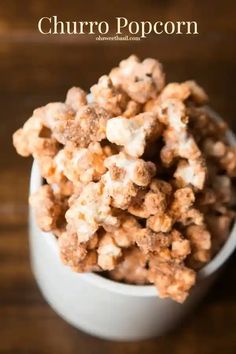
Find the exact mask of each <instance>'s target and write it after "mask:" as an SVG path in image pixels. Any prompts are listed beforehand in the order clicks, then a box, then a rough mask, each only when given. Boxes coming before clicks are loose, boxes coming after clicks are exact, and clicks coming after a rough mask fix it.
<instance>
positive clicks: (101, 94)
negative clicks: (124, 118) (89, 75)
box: [91, 75, 128, 117]
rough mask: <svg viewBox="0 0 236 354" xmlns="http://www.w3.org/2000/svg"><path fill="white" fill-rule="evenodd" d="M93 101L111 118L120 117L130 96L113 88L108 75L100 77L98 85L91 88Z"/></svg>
mask: <svg viewBox="0 0 236 354" xmlns="http://www.w3.org/2000/svg"><path fill="white" fill-rule="evenodd" d="M91 93H92V95H93V101H94V102H96V103H97V104H99V106H100V107H102V108H104V109H105V110H106V111H107V112H109V114H110V115H111V116H113V117H114V116H118V115H120V114H122V112H123V111H124V110H125V109H126V105H127V102H128V96H127V95H126V94H125V93H124V92H123V91H121V90H120V89H119V88H116V87H115V86H113V84H112V81H111V79H110V78H109V77H108V76H107V75H103V76H101V77H100V79H99V81H98V83H97V84H96V85H94V86H92V87H91Z"/></svg>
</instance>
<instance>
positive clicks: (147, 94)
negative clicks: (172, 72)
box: [109, 55, 165, 103]
mask: <svg viewBox="0 0 236 354" xmlns="http://www.w3.org/2000/svg"><path fill="white" fill-rule="evenodd" d="M109 76H110V78H111V80H112V82H113V84H114V85H115V86H116V87H121V88H122V89H123V90H124V91H125V92H126V93H127V94H128V95H129V96H130V97H131V98H132V99H133V100H134V101H137V102H139V103H145V102H146V101H147V100H148V99H150V98H154V97H155V96H156V95H157V94H158V93H159V92H160V91H161V90H162V89H163V87H164V85H165V75H164V73H163V70H162V65H161V64H160V63H159V62H158V61H157V60H154V59H149V58H148V59H145V60H144V61H143V62H140V60H139V59H138V58H137V57H136V56H135V55H131V56H130V57H129V58H128V59H126V60H122V61H121V62H120V65H119V67H117V68H114V69H112V71H111V72H110V74H109Z"/></svg>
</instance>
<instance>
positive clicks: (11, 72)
mask: <svg viewBox="0 0 236 354" xmlns="http://www.w3.org/2000/svg"><path fill="white" fill-rule="evenodd" d="M235 12H236V3H235V1H228V0H225V1H220V0H219V1H216V0H215V1H193V0H180V1H171V0H159V1H155V0H152V1H151V0H145V1H137V0H131V1H124V2H122V1H120V0H119V1H117V0H115V1H114V0H113V1H105V2H104V1H86V0H83V1H69V0H67V1H63V2H62V1H55V0H53V1H48V0H21V1H20V0H9V1H4V0H2V1H0V107H1V108H0V109H1V119H0V163H1V171H0V229H1V235H0V353H8V354H10V353H12V354H18V353H19V354H28V353H29V354H34V353H37V354H46V353H47V354H49V353H50V354H54V353H55V354H72V353H81V354H95V353H99V354H100V353H101V354H106V353H107V354H108V353H114V354H118V353H123V354H141V353H142V354H147V353H150V354H153V353H163V354H165V353H174V354H175V353H176V354H185V353H186V354H197V353H200V354H210V353H218V352H219V353H220V352H223V353H224V354H233V353H235V352H236V301H235V297H236V290H235V284H236V271H235V266H236V262H235V259H231V261H230V262H229V264H228V266H227V267H226V269H225V271H224V273H223V274H222V276H221V278H220V279H219V281H218V282H217V283H216V284H215V286H214V288H213V289H212V290H211V292H210V293H209V295H208V296H207V298H206V299H205V300H204V302H203V303H202V304H201V306H200V307H199V308H198V309H197V311H196V312H195V313H194V314H193V316H192V317H191V318H189V319H188V320H186V322H185V323H183V325H182V326H181V328H179V329H177V330H176V331H175V332H173V333H171V334H169V335H167V336H164V337H162V338H158V339H153V340H149V341H144V342H139V343H115V342H108V341H103V340H99V339H96V338H93V337H90V336H88V335H86V334H84V333H81V332H79V331H77V330H75V329H74V328H72V327H70V326H69V325H68V324H67V323H65V322H64V321H63V320H62V319H60V318H59V317H58V316H57V315H56V314H55V313H54V312H53V310H52V309H51V308H50V307H49V306H48V305H47V304H46V302H45V301H44V299H43V297H42V296H41V294H40V292H39V290H38V288H37V286H36V284H35V281H34V279H33V276H32V273H31V270H30V265H29V257H28V243H27V193H28V181H29V173H30V165H31V161H30V159H28V160H27V159H23V158H20V157H18V156H16V154H15V151H14V149H13V148H12V146H11V134H12V133H13V131H14V130H15V129H16V128H18V127H19V126H20V125H21V124H22V123H23V122H24V121H25V119H27V118H28V117H29V116H30V114H31V112H32V110H33V108H35V107H37V106H39V105H42V104H45V103H47V102H49V101H55V100H61V99H63V97H64V96H65V92H66V90H67V89H68V88H69V87H70V86H72V85H81V86H82V87H84V88H87V89H88V88H89V87H90V85H91V84H92V83H94V82H95V81H96V80H97V79H98V77H99V76H100V75H101V74H103V73H106V72H108V71H109V70H110V68H111V67H112V66H114V65H115V64H116V63H117V62H119V61H120V60H121V59H122V58H124V57H127V56H128V55H129V54H131V53H136V54H138V55H140V56H141V57H142V58H144V57H146V56H151V57H156V58H158V59H159V60H160V61H162V62H163V64H164V66H165V68H166V70H167V78H168V80H185V79H189V78H195V79H196V80H197V81H198V82H199V83H200V84H202V85H203V86H204V87H205V88H206V90H207V91H208V93H209V94H210V97H211V102H212V106H213V107H214V108H215V110H217V111H218V112H219V113H220V114H221V115H222V116H223V117H224V118H225V120H226V121H228V122H229V123H230V124H231V126H232V128H233V129H234V131H236V122H235V114H236V104H235V103H236V102H235V101H236V97H235V82H236V74H235V61H236V50H235V38H236V22H235ZM52 15H58V17H60V18H62V19H64V20H76V19H78V20H86V19H87V20H102V19H105V20H108V21H111V19H113V18H114V17H115V16H126V17H128V18H129V19H136V20H137V19H139V20H154V19H156V20H167V19H169V20H172V21H173V20H191V19H192V20H197V21H198V24H199V32H200V35H199V36H159V37H155V38H150V39H147V40H142V41H141V42H117V43H114V42H108V43H107V42H106V43H103V42H96V41H95V40H94V39H91V38H89V37H88V36H84V37H82V38H81V37H79V36H72V37H68V36H67V37H64V36H63V37H61V36H50V37H49V36H43V35H41V34H39V33H38V31H37V21H38V20H39V18H40V17H42V16H52ZM49 271H50V270H49ZM78 301H79V299H78ZM140 320H142V319H140Z"/></svg>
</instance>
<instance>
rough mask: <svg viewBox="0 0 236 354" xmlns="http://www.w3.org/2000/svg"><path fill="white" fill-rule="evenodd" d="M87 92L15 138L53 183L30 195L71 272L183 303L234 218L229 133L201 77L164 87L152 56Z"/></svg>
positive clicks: (52, 108) (76, 91)
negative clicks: (143, 287)
mask: <svg viewBox="0 0 236 354" xmlns="http://www.w3.org/2000/svg"><path fill="white" fill-rule="evenodd" d="M90 96H91V97H92V99H89V101H92V102H91V103H88V101H87V96H86V92H85V91H84V90H82V89H81V88H79V87H72V88H71V89H70V90H69V91H68V92H67V95H66V99H65V102H64V103H60V102H54V103H49V104H47V105H45V106H43V107H40V108H38V109H36V110H34V112H33V115H32V117H31V118H29V120H28V121H27V122H26V123H25V124H24V126H23V127H22V128H21V129H19V130H18V131H16V133H15V134H14V135H13V144H14V145H15V147H16V150H17V152H18V153H19V154H21V155H23V156H29V155H32V156H33V157H34V159H35V160H36V162H37V164H38V166H39V168H40V172H41V176H42V177H43V178H44V182H45V183H46V184H45V185H42V186H41V187H40V188H39V190H38V191H37V192H36V193H34V194H33V195H32V196H30V204H31V205H32V208H33V209H34V211H35V216H36V221H37V223H38V225H39V227H40V228H41V229H42V230H43V231H45V232H49V231H50V232H52V233H53V234H54V235H55V237H56V239H57V242H58V246H59V250H60V256H61V260H62V262H63V263H64V264H65V265H67V266H69V267H71V268H72V269H73V270H74V271H76V272H91V271H92V272H105V273H104V275H105V276H107V277H109V278H111V279H113V280H115V281H122V282H126V283H128V284H154V285H155V286H156V288H157V292H158V296H159V297H160V298H166V297H170V298H172V299H173V300H175V301H177V302H179V303H182V302H184V301H185V299H186V298H187V296H188V294H189V291H190V289H191V287H192V286H194V284H195V282H196V276H197V272H198V270H199V269H200V268H201V267H203V266H204V265H205V264H206V263H207V262H209V261H210V260H211V258H212V257H213V256H214V255H215V254H216V252H218V251H219V249H220V248H221V247H222V245H223V244H224V242H225V241H226V239H227V237H228V235H229V233H230V230H231V226H232V224H233V222H234V220H235V216H236V213H235V211H234V207H235V204H236V198H235V191H234V189H233V177H235V176H236V148H235V147H234V146H231V145H230V144H229V142H228V140H227V136H226V135H225V132H226V129H227V126H226V124H225V123H223V122H221V121H217V120H215V119H214V116H213V115H212V113H211V112H210V111H209V109H207V108H206V107H204V106H203V105H204V104H205V103H206V101H207V99H208V97H207V95H206V93H205V91H204V90H203V89H202V88H201V87H200V86H198V85H197V84H196V82H195V81H185V82H183V83H176V82H172V83H169V84H167V85H165V74H164V72H163V70H162V66H161V64H160V63H159V62H158V61H156V60H154V59H145V60H144V61H142V62H141V61H140V60H139V59H138V58H137V57H136V56H130V57H129V58H128V59H126V60H123V61H122V62H121V63H120V64H119V67H117V68H114V69H113V70H112V71H111V72H110V74H109V75H108V76H107V75H104V76H102V77H101V78H100V79H99V80H98V83H97V84H95V85H93V86H92V87H91V95H90Z"/></svg>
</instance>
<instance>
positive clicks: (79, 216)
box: [65, 182, 119, 242]
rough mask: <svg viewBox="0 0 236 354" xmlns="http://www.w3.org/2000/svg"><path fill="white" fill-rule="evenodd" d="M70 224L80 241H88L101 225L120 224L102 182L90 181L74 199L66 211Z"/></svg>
mask: <svg viewBox="0 0 236 354" xmlns="http://www.w3.org/2000/svg"><path fill="white" fill-rule="evenodd" d="M65 217H66V220H67V223H68V225H69V226H70V227H71V228H72V229H73V230H74V232H76V233H77V236H78V239H79V241H80V242H87V241H88V240H89V239H90V238H91V237H92V235H93V234H94V233H95V232H96V231H97V230H98V228H99V226H102V225H112V226H118V224H119V222H118V219H117V218H116V217H115V216H113V215H112V208H111V207H110V197H109V195H107V193H106V191H105V187H104V184H103V183H102V182H96V183H95V182H90V183H89V184H87V185H86V186H85V187H84V189H83V190H82V192H81V194H80V195H79V197H78V198H76V199H74V200H73V202H72V203H71V204H70V207H69V209H68V210H67V212H66V215H65Z"/></svg>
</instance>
